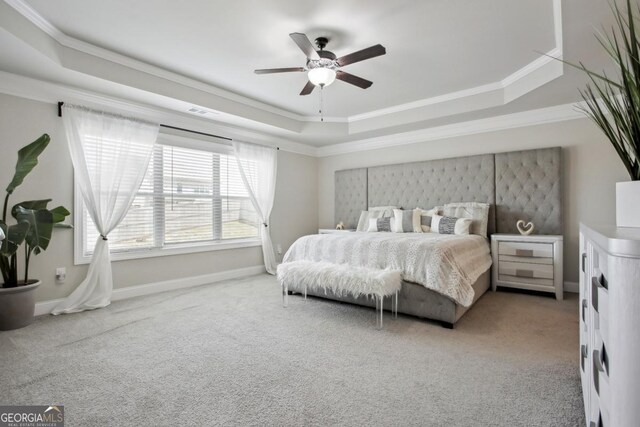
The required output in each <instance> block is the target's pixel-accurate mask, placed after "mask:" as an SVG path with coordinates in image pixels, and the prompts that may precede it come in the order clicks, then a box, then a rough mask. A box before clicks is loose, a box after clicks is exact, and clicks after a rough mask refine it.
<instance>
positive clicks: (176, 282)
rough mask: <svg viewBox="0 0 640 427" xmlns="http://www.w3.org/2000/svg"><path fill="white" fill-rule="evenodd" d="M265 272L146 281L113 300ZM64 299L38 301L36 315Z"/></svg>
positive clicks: (245, 270)
mask: <svg viewBox="0 0 640 427" xmlns="http://www.w3.org/2000/svg"><path fill="white" fill-rule="evenodd" d="M264 272H265V269H264V266H263V265H255V266H252V267H245V268H238V269H235V270H226V271H220V272H218V273H210V274H203V275H201V276H191V277H185V278H181V279H172V280H165V281H162V282H154V283H145V284H143V285H136V286H129V287H126V288H118V289H114V290H113V294H112V295H111V301H120V300H123V299H128V298H134V297H139V296H143V295H151V294H157V293H159V292H166V291H173V290H176V289H184V288H192V287H194V286H201V285H206V284H208V283H215V282H221V281H223V280H230V279H237V278H239V277H246V276H253V275H256V274H260V273H264ZM62 300H63V298H59V299H54V300H49V301H42V302H38V303H36V309H35V315H36V316H41V315H43V314H49V313H51V310H53V309H54V308H55V306H56V305H58V303H60V301H62Z"/></svg>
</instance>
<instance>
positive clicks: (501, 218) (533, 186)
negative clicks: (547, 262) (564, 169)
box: [335, 148, 562, 234]
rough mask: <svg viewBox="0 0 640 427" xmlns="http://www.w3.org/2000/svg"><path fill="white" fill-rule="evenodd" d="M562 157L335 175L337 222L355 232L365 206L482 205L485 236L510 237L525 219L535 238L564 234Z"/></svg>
mask: <svg viewBox="0 0 640 427" xmlns="http://www.w3.org/2000/svg"><path fill="white" fill-rule="evenodd" d="M561 155H562V153H561V150H560V148H546V149H540V150H529V151H517V152H511V153H500V154H485V155H480V156H471V157H458V158H453V159H442V160H428V161H423V162H415V163H404V164H396V165H387V166H375V167H370V168H360V169H349V170H343V171H336V173H335V221H336V222H339V221H343V222H344V223H345V225H346V226H347V227H348V228H355V227H356V225H357V223H358V218H359V216H360V212H361V211H363V210H367V207H368V206H387V205H393V206H399V207H404V208H414V207H422V208H425V209H429V208H432V207H434V206H438V205H443V204H445V203H450V202H484V203H490V204H491V206H492V209H491V212H490V214H489V233H494V232H498V233H514V232H516V228H515V223H516V221H517V220H518V219H524V220H525V221H533V223H534V224H535V225H536V234H562V193H561V188H562V185H561V178H562V174H561V166H560V165H561Z"/></svg>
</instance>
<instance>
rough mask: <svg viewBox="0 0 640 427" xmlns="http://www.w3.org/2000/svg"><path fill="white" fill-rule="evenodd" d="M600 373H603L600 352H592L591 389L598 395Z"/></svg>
mask: <svg viewBox="0 0 640 427" xmlns="http://www.w3.org/2000/svg"><path fill="white" fill-rule="evenodd" d="M600 372H604V369H603V368H602V364H601V363H600V352H599V351H598V350H593V388H595V389H596V393H598V394H600Z"/></svg>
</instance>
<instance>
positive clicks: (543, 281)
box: [491, 234, 564, 300]
mask: <svg viewBox="0 0 640 427" xmlns="http://www.w3.org/2000/svg"><path fill="white" fill-rule="evenodd" d="M491 257H492V258H493V266H492V271H491V289H493V290H494V291H495V290H496V288H497V287H498V286H504V287H507V288H518V289H528V290H533V291H542V292H551V293H555V294H556V299H558V300H561V299H562V297H563V295H562V293H563V290H564V286H563V278H562V236H543V235H530V236H521V235H519V234H493V235H491Z"/></svg>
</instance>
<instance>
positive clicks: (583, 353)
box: [580, 344, 588, 371]
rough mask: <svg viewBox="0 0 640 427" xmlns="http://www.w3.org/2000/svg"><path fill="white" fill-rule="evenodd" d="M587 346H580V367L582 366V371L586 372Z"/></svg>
mask: <svg viewBox="0 0 640 427" xmlns="http://www.w3.org/2000/svg"><path fill="white" fill-rule="evenodd" d="M587 353H588V350H587V346H586V345H584V344H583V345H581V346H580V365H581V366H582V371H584V359H586V358H587Z"/></svg>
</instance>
